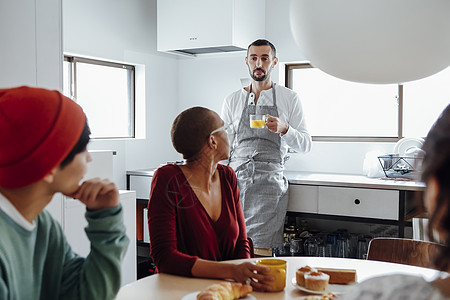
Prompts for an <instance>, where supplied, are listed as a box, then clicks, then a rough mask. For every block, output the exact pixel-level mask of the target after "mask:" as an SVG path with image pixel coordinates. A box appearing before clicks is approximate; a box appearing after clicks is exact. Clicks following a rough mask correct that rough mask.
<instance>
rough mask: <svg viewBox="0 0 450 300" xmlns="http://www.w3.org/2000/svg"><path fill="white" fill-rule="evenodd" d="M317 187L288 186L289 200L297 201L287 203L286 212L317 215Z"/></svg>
mask: <svg viewBox="0 0 450 300" xmlns="http://www.w3.org/2000/svg"><path fill="white" fill-rule="evenodd" d="M318 195H319V187H317V186H311V185H292V184H291V185H290V186H289V199H298V201H289V202H288V207H287V210H288V211H292V212H304V213H318V212H319V201H318V200H319V196H318Z"/></svg>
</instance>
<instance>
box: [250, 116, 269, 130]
mask: <svg viewBox="0 0 450 300" xmlns="http://www.w3.org/2000/svg"><path fill="white" fill-rule="evenodd" d="M265 124H266V116H265V115H250V127H251V128H264V125H265Z"/></svg>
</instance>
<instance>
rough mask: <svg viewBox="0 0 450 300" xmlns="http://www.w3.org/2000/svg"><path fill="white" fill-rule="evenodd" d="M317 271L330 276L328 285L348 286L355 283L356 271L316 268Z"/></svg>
mask: <svg viewBox="0 0 450 300" xmlns="http://www.w3.org/2000/svg"><path fill="white" fill-rule="evenodd" d="M316 269H317V271H319V272H322V273H325V274H328V275H330V281H329V283H330V284H350V283H354V282H356V270H353V269H331V268H316Z"/></svg>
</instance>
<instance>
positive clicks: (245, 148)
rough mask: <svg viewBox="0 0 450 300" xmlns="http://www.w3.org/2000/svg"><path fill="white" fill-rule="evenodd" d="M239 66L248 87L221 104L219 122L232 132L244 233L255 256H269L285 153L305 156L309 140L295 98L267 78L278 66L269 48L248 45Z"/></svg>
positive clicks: (282, 205) (280, 205)
mask: <svg viewBox="0 0 450 300" xmlns="http://www.w3.org/2000/svg"><path fill="white" fill-rule="evenodd" d="M245 63H246V64H247V66H248V70H249V73H250V76H251V77H252V82H251V84H250V86H248V87H245V88H243V89H240V90H238V91H236V92H234V93H232V94H231V95H229V96H228V97H227V98H226V99H225V101H224V103H223V107H222V119H223V120H224V121H225V123H226V124H230V125H231V129H232V131H233V133H232V134H230V135H229V139H230V145H231V155H230V161H229V164H230V166H231V167H232V168H233V169H234V170H235V172H236V176H237V178H238V183H239V189H240V193H241V203H242V206H243V210H244V215H245V223H246V226H247V234H248V236H249V237H251V238H252V240H253V243H254V246H255V254H258V255H262V256H272V248H274V247H278V246H280V245H281V242H282V234H283V224H284V218H285V215H286V209H287V201H288V198H287V195H286V191H287V188H288V182H287V179H286V178H285V177H284V175H283V169H284V163H285V161H286V159H287V157H286V154H287V152H288V148H292V149H294V150H296V151H297V152H308V151H309V150H310V149H311V136H310V135H309V133H308V131H307V129H306V124H305V118H304V116H303V110H302V106H301V104H300V100H299V97H298V95H297V94H296V93H295V92H294V91H292V90H290V89H288V88H285V87H283V86H279V85H276V84H275V83H273V82H272V80H271V79H270V73H271V72H272V70H273V68H274V67H275V66H276V65H277V63H278V58H277V57H276V49H275V46H274V45H273V44H272V43H270V42H269V41H267V40H256V41H254V42H253V43H251V44H250V45H249V47H248V50H247V57H246V58H245ZM250 115H264V116H265V127H262V128H252V127H250Z"/></svg>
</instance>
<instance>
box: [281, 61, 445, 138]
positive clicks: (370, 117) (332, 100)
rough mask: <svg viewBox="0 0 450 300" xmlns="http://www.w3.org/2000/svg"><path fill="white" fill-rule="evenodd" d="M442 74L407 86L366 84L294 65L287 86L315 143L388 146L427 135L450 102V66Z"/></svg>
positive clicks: (309, 67)
mask: <svg viewBox="0 0 450 300" xmlns="http://www.w3.org/2000/svg"><path fill="white" fill-rule="evenodd" d="M441 73H442V74H441ZM441 73H439V74H436V75H434V76H430V77H428V78H426V79H423V80H418V81H414V82H411V83H406V84H404V85H399V84H386V85H380V84H363V83H355V82H350V81H345V80H342V79H339V78H336V77H333V76H331V75H328V74H326V73H324V72H322V71H320V70H319V69H317V68H314V67H312V66H311V65H309V64H307V63H304V64H292V65H286V86H287V87H290V88H292V89H293V90H295V91H296V92H297V93H299V95H300V99H301V101H302V105H303V108H304V110H305V112H306V118H307V122H308V128H309V131H310V133H311V135H312V136H313V140H316V141H326V140H329V141H386V142H389V141H397V140H399V139H400V138H402V137H404V136H414V137H420V136H421V137H424V136H426V134H427V132H428V130H429V129H430V127H431V125H432V123H433V122H434V120H436V119H437V117H438V115H439V113H440V112H441V111H442V110H443V109H444V108H445V106H446V105H447V104H448V103H449V100H450V84H448V83H447V84H446V82H450V68H449V69H448V70H445V71H443V72H441ZM430 98H432V99H430Z"/></svg>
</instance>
